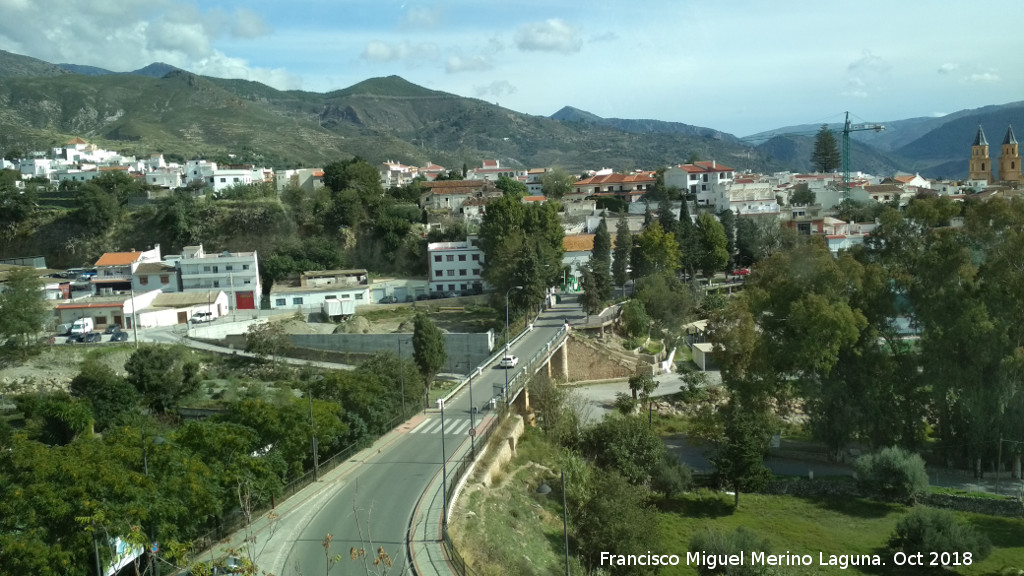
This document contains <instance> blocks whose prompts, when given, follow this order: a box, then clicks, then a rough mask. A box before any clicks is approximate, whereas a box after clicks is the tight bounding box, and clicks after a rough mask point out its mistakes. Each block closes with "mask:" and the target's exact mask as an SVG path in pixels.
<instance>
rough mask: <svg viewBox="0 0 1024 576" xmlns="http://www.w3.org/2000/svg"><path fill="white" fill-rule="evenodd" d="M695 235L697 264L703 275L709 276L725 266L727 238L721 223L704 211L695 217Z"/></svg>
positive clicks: (727, 256)
mask: <svg viewBox="0 0 1024 576" xmlns="http://www.w3.org/2000/svg"><path fill="white" fill-rule="evenodd" d="M694 232H695V234H696V237H697V247H698V251H699V252H698V255H697V266H698V267H699V268H700V269H701V271H702V272H703V273H704V275H705V276H707V277H711V275H713V274H714V273H715V272H718V271H719V270H722V269H724V268H725V265H726V264H728V262H729V252H728V250H727V248H726V247H727V245H728V240H727V239H726V236H725V228H724V227H723V226H722V223H721V222H719V221H718V220H715V217H714V216H712V215H711V214H709V213H707V212H704V213H703V214H701V215H700V216H698V217H697V225H696V227H695V230H694Z"/></svg>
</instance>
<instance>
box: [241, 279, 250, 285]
mask: <svg viewBox="0 0 1024 576" xmlns="http://www.w3.org/2000/svg"><path fill="white" fill-rule="evenodd" d="M242 284H252V280H245V281H243V282H242Z"/></svg>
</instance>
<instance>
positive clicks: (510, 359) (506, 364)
mask: <svg viewBox="0 0 1024 576" xmlns="http://www.w3.org/2000/svg"><path fill="white" fill-rule="evenodd" d="M516 364H519V358H518V357H517V356H513V355H511V354H509V355H508V356H505V357H503V358H502V359H501V362H499V363H498V365H499V366H501V367H502V368H515V367H516Z"/></svg>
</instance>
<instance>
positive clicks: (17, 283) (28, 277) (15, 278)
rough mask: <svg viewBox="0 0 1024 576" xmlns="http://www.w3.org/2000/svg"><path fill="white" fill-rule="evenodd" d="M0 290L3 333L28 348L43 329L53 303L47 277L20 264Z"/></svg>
mask: <svg viewBox="0 0 1024 576" xmlns="http://www.w3.org/2000/svg"><path fill="white" fill-rule="evenodd" d="M5 288H6V289H5V290H4V291H2V292H0V335H2V336H5V337H7V338H8V339H9V340H11V342H12V343H14V344H16V345H17V346H18V348H20V349H22V350H25V349H26V348H28V346H29V345H30V344H32V337H33V336H34V335H35V334H36V333H38V332H39V331H40V330H42V329H43V325H44V324H45V322H46V314H47V312H48V311H49V307H48V306H47V305H46V300H45V299H44V298H43V290H42V288H43V281H42V280H41V279H40V278H39V272H38V271H36V270H35V269H33V268H28V267H18V268H14V269H12V270H11V271H10V272H8V274H7V285H6V287H5Z"/></svg>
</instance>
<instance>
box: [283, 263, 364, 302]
mask: <svg viewBox="0 0 1024 576" xmlns="http://www.w3.org/2000/svg"><path fill="white" fill-rule="evenodd" d="M327 300H341V301H346V300H351V301H352V302H353V303H354V305H355V307H357V308H358V307H359V306H362V305H364V304H372V303H373V302H372V301H371V299H370V276H369V274H368V273H367V272H366V270H323V271H315V272H304V273H303V274H302V275H301V276H300V277H299V280H298V283H293V284H288V283H284V282H275V283H274V285H273V287H271V289H270V308H271V309H272V310H306V311H311V312H313V311H317V310H320V309H321V306H322V305H323V303H324V302H326V301H327Z"/></svg>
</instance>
